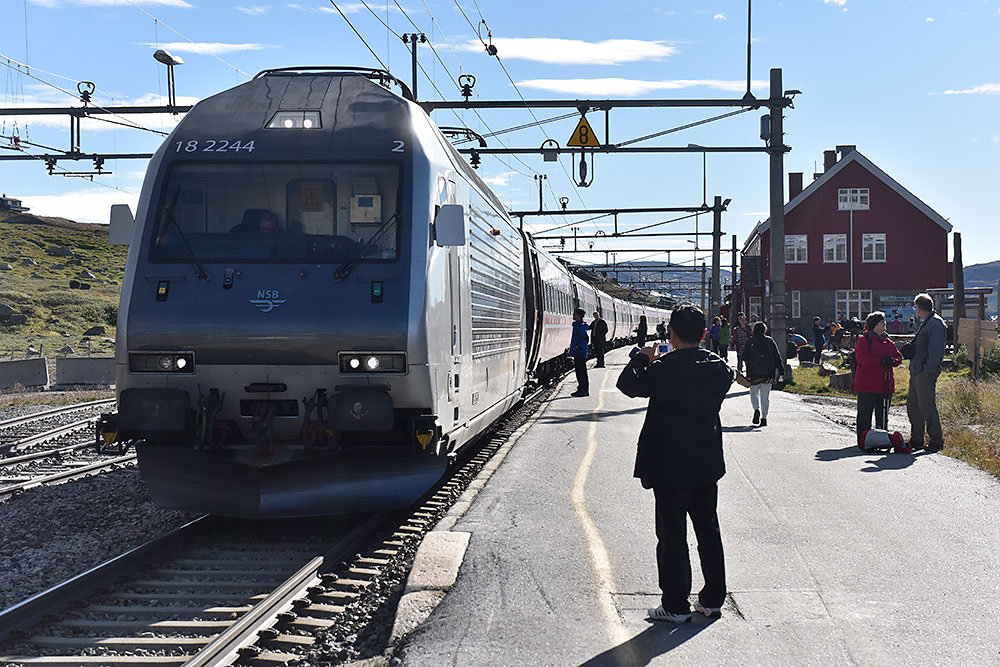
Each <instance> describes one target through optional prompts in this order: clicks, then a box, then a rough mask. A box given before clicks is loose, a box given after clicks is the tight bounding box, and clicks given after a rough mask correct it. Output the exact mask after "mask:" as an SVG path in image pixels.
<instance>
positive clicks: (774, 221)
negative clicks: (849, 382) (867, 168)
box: [768, 67, 787, 359]
mask: <svg viewBox="0 0 1000 667" xmlns="http://www.w3.org/2000/svg"><path fill="white" fill-rule="evenodd" d="M781 86H782V83H781V68H780V67H775V68H772V69H771V97H770V99H769V100H768V106H769V107H770V109H771V133H770V142H769V143H768V153H769V154H770V156H771V159H770V167H771V169H770V182H771V193H770V199H771V299H770V311H771V312H770V317H769V319H770V320H771V337H772V338H774V340H775V341H776V342H777V343H778V353H779V354H780V355H781V358H782V359H784V358H785V348H786V347H787V346H786V345H785V329H786V326H787V320H786V317H785V185H784V173H785V133H784V128H783V124H782V120H783V118H782V114H783V112H784V107H785V104H784V96H783V95H782V89H781Z"/></svg>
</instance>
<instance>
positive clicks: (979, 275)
mask: <svg viewBox="0 0 1000 667" xmlns="http://www.w3.org/2000/svg"><path fill="white" fill-rule="evenodd" d="M963 273H964V274H965V286H966V287H991V288H992V289H993V294H991V295H990V296H989V297H988V298H987V301H986V310H987V312H988V314H989V315H991V316H993V315H996V314H997V293H996V290H997V281H1000V261H997V262H986V263H985V264H973V265H971V266H967V267H965V271H964V272H963Z"/></svg>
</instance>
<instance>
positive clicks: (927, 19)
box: [924, 16, 934, 23]
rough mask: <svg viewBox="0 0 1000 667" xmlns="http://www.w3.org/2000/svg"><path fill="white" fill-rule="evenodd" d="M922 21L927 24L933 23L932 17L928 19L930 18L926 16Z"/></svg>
mask: <svg viewBox="0 0 1000 667" xmlns="http://www.w3.org/2000/svg"><path fill="white" fill-rule="evenodd" d="M924 21H926V22H927V23H934V19H933V18H932V17H930V16H928V17H927V18H925V19H924Z"/></svg>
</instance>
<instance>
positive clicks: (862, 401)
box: [858, 391, 889, 442]
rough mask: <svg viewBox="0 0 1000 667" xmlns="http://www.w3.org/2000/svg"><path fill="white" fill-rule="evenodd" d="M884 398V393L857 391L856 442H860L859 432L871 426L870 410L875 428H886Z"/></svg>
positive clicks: (886, 416) (886, 415) (886, 419)
mask: <svg viewBox="0 0 1000 667" xmlns="http://www.w3.org/2000/svg"><path fill="white" fill-rule="evenodd" d="M885 399H886V394H871V393H868V392H865V391H861V392H858V442H861V434H862V433H864V432H865V431H867V430H869V429H870V428H871V427H872V411H874V412H875V428H881V429H888V427H889V421H888V419H889V415H888V414H887V413H886V411H885Z"/></svg>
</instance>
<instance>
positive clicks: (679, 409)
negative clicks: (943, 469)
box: [571, 294, 946, 623]
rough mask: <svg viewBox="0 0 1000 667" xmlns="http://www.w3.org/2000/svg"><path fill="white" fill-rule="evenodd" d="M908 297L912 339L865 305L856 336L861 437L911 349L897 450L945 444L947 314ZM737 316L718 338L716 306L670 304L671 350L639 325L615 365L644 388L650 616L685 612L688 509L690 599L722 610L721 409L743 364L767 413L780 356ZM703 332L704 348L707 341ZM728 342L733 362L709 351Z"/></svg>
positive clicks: (625, 385)
mask: <svg viewBox="0 0 1000 667" xmlns="http://www.w3.org/2000/svg"><path fill="white" fill-rule="evenodd" d="M913 305H914V310H915V312H916V317H917V318H918V319H919V320H920V324H919V326H918V328H917V329H916V335H915V338H914V340H913V342H912V343H910V344H909V345H908V346H906V347H904V350H903V352H902V353H901V352H900V350H899V349H897V348H896V345H895V344H894V343H893V341H892V340H891V339H890V338H889V335H888V332H887V328H888V327H887V323H886V321H885V314H884V313H881V312H874V313H872V314H871V315H869V316H868V317H867V318H866V321H865V329H864V332H863V333H862V334H861V335H860V336H859V339H858V343H857V345H856V347H855V358H856V360H857V372H856V380H855V389H856V391H857V393H858V434H859V438H860V437H861V435H862V433H863V432H864V431H866V430H868V429H869V428H870V426H871V418H872V413H873V412H874V413H875V419H876V422H877V423H880V424H882V425H883V426H882V427H883V428H884V424H885V423H886V417H887V414H886V410H887V409H888V401H887V400H885V399H886V398H887V397H888V396H891V394H892V393H893V391H894V389H895V386H894V378H893V369H894V368H895V367H897V366H899V365H900V363H901V362H902V360H903V358H904V357H906V358H908V359H910V386H909V397H908V399H907V414H908V416H909V419H910V441H909V443H907V444H906V446H905V447H901V448H897V451H906V452H909V451H912V450H913V449H916V448H918V447H923V446H924V435H925V433H926V434H927V435H928V436H929V437H930V444H929V445H928V446H927V447H926V449H927V450H928V451H930V452H935V451H940V449H941V448H942V447H943V436H942V434H941V422H940V419H939V417H938V413H937V407H936V404H935V388H936V382H937V377H938V375H939V374H940V372H941V363H942V359H943V356H944V344H945V333H946V326H945V324H944V321H943V320H942V319H941V317H940V316H939V315H937V314H936V313H935V312H934V304H933V301H932V300H931V298H930V297H929V296H928V295H926V294H919V295H917V296H916V298H915V299H914V301H913ZM583 316H584V311H583V310H580V309H578V310H577V311H576V312H575V313H574V323H573V341H572V342H573V345H572V346H571V353H572V354H573V355H574V359H575V360H576V362H577V366H576V367H577V377H578V379H581V384H580V388H579V389H578V391H577V393H575V394H574V395H586V394H587V393H588V387H589V385H588V384H587V381H586V358H587V357H586V346H587V336H586V332H587V325H586V324H585V323H584V322H583ZM737 321H738V324H737V326H735V327H733V329H732V331H729V332H727V333H729V334H730V339H729V341H728V343H729V345H728V346H727V345H725V343H724V342H723V341H725V338H724V336H725V334H724V333H723V332H724V331H725V324H727V323H726V322H725V321H724V320H723V319H722V318H714V319H713V322H712V326H711V328H708V327H707V326H706V318H705V314H704V312H703V311H702V310H701V309H700V308H698V307H697V306H693V305H684V306H681V307H679V308H676V309H675V310H674V311H673V312H672V313H671V317H670V325H669V327H667V335H668V338H669V342H670V351H669V353H665V352H664V347H663V346H661V345H656V344H654V345H645V342H646V341H645V340H644V337H643V339H641V344H640V346H639V347H637V348H636V349H634V350H633V351H632V353H631V355H630V360H629V362H628V364H627V365H626V366H625V368H624V369H623V370H622V372H621V374H620V376H619V377H618V382H617V387H618V389H619V390H620V391H621V392H622V393H624V394H625V395H626V396H629V397H633V398H637V397H642V398H647V399H649V405H648V408H647V410H646V416H645V420H644V422H643V426H642V429H641V431H640V433H639V440H638V448H637V453H636V461H635V469H634V476H635V477H637V478H639V480H640V482H641V483H642V486H643V488H646V489H652V491H653V496H654V499H655V503H656V515H655V523H656V537H657V547H656V561H657V569H658V573H659V585H660V590H661V597H660V604H659V605H658V606H656V607H654V608H651V609H649V612H648V613H649V617H650V618H651V619H653V620H657V621H669V622H674V623H683V622H687V621H689V620H691V616H692V609H691V605H690V604H689V596H690V594H691V562H690V556H689V553H688V546H687V520H688V517H690V519H691V523H692V525H693V526H694V531H695V536H696V538H697V542H698V554H699V556H700V559H701V569H702V573H703V575H704V580H705V583H704V586H703V587H702V589H701V590H700V591H699V593H698V596H697V599H696V601H695V603H694V611H695V612H697V613H700V614H702V615H704V616H707V617H709V618H718V617H719V616H721V613H722V605H723V602H724V600H725V597H726V571H725V558H724V552H723V545H722V535H721V531H720V529H719V519H718V512H717V504H718V481H719V479H721V478H722V476H723V475H725V472H726V466H725V460H724V457H723V452H722V422H721V419H720V417H719V413H720V411H721V409H722V403H723V401H724V400H725V398H726V395H727V394H728V392H729V389H730V387H731V386H732V383H733V381H734V380H735V379H736V378H737V376H738V375H739V374H741V372H742V369H743V367H744V366H745V368H746V376H745V378H746V380H747V381H749V385H750V397H751V402H752V404H753V407H754V423H755V424H756V423H759V424H760V425H761V426H764V425H766V424H767V399H768V393H769V390H770V388H771V384H772V383H773V382H774V381H775V380H780V378H781V375H782V374H783V373H784V368H785V367H784V361H783V359H782V357H781V354H780V352H779V350H778V346H777V344H776V343H775V342H774V340H773V339H772V338H771V337H770V336H768V335H767V326H766V325H765V324H764V323H763V322H760V321H758V322H755V323H753V327H752V328H751V327H750V323H749V322H748V321H747V318H746V316H745V315H744V314H743V313H740V314H739V315H738V316H737ZM600 322H603V320H601V318H600V316H599V315H598V314H597V313H594V322H593V323H592V324H591V330H592V332H593V334H597V333H598V332H599V331H603V334H601V335H599V336H598V340H601V341H603V338H602V337H601V336H606V335H607V324H606V323H605V324H604V326H603V327H600V324H599V323H600ZM716 327H718V328H717V329H716ZM713 330H715V331H714V335H713ZM643 333H645V332H643ZM593 334H592V341H593ZM706 338H707V339H708V341H709V342H708V343H707V347H708V348H710V349H706V345H705V340H706ZM716 341H718V342H716ZM581 346H582V347H581ZM595 348H596V343H595ZM727 348H730V349H733V350H734V351H735V352H736V354H737V369H736V370H734V369H732V368H731V367H730V366H729V364H728V363H727V362H726V359H725V358H723V356H721V355H720V354H718V353H716V352H715V351H713V350H714V349H717V350H720V351H721V352H722V353H723V354H724V353H725V350H726V349H727ZM603 352H604V350H603V345H602V347H601V348H600V353H599V354H600V356H599V357H598V365H599V366H603V365H604V358H603ZM581 359H582V362H581ZM581 365H582V368H583V373H582V377H581V372H580V368H581ZM581 390H582V391H583V393H582V394H581V393H580V392H581Z"/></svg>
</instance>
